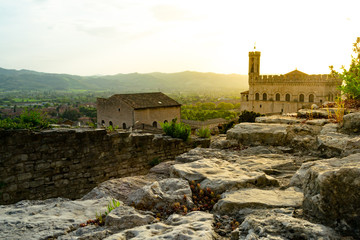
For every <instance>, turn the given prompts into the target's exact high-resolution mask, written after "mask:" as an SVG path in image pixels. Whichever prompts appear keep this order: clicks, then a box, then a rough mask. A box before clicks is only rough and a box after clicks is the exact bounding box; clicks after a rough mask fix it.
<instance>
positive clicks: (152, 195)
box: [128, 178, 193, 207]
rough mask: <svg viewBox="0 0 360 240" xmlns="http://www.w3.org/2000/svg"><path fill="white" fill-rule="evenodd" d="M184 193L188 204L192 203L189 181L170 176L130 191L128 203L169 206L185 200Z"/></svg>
mask: <svg viewBox="0 0 360 240" xmlns="http://www.w3.org/2000/svg"><path fill="white" fill-rule="evenodd" d="M184 195H186V196H187V198H186V200H187V201H188V204H189V205H192V204H193V203H192V202H191V196H192V192H191V189H190V186H189V183H188V182H187V181H185V180H183V179H178V178H168V179H164V180H161V181H155V182H154V183H152V184H150V185H146V186H144V187H142V188H140V189H138V190H136V191H134V192H132V193H130V195H129V197H128V203H134V204H136V205H138V204H141V205H143V206H149V207H150V206H151V207H167V206H170V205H171V204H173V203H175V202H180V201H181V200H183V198H184Z"/></svg>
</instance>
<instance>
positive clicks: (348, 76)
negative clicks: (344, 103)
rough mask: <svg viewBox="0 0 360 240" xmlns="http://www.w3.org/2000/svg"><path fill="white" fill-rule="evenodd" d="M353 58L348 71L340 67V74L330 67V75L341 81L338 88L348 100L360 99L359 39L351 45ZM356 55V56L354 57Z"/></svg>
mask: <svg viewBox="0 0 360 240" xmlns="http://www.w3.org/2000/svg"><path fill="white" fill-rule="evenodd" d="M353 46H354V48H353V51H354V53H355V56H351V58H352V59H351V64H350V67H349V69H348V70H346V69H345V67H344V66H342V67H341V69H342V71H343V72H342V73H339V72H337V71H335V70H334V67H333V66H330V70H331V73H332V74H333V75H334V76H335V77H337V78H340V79H342V80H343V85H341V86H340V87H339V88H340V90H341V91H343V93H344V94H345V95H346V96H347V98H350V99H360V37H358V38H357V40H356V42H355V43H354V44H353ZM356 55H357V56H356Z"/></svg>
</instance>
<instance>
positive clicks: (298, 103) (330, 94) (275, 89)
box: [241, 51, 341, 114]
mask: <svg viewBox="0 0 360 240" xmlns="http://www.w3.org/2000/svg"><path fill="white" fill-rule="evenodd" d="M260 55H261V53H260V52H258V51H254V52H249V73H248V75H249V90H248V91H245V92H242V93H241V110H248V111H254V112H258V113H262V114H268V113H290V112H296V111H297V110H298V109H300V108H304V107H310V106H311V105H312V104H316V105H318V106H320V105H321V104H322V103H324V102H325V101H334V100H335V98H336V97H337V96H340V94H341V93H340V90H338V86H340V85H341V80H340V79H336V78H334V77H332V76H331V75H330V74H316V75H308V74H306V73H303V72H301V71H298V70H294V71H292V72H289V73H287V74H283V75H260Z"/></svg>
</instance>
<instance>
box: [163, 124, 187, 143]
mask: <svg viewBox="0 0 360 240" xmlns="http://www.w3.org/2000/svg"><path fill="white" fill-rule="evenodd" d="M176 121H177V119H174V120H173V121H171V123H168V122H165V123H162V124H161V127H162V128H163V130H164V132H165V134H166V135H168V136H171V137H173V138H181V139H182V140H184V141H187V140H188V139H189V136H190V133H191V128H190V126H188V125H186V124H184V123H181V122H180V123H176Z"/></svg>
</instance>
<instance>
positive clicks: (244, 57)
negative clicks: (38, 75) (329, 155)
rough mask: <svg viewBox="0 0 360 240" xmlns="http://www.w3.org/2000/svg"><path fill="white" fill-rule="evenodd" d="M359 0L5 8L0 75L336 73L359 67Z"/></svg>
mask: <svg viewBox="0 0 360 240" xmlns="http://www.w3.org/2000/svg"><path fill="white" fill-rule="evenodd" d="M359 7H360V2H358V1H356V0H345V1H341V3H340V2H339V1H322V0H321V1H307V0H306V1H286V0H277V1H266V0H259V1H251V2H250V1H238V0H237V1H235V0H228V1H222V2H221V3H220V2H218V1H204V0H198V1H189V0H182V1H179V0H174V1H171V2H169V1H166V0H147V1H141V0H120V1H119V0H108V1H106V2H105V1H103V2H100V1H94V0H87V1H85V0H77V1H70V0H18V1H3V0H0V23H1V28H0V52H1V55H0V67H1V68H6V69H16V70H20V69H27V70H33V71H38V72H46V73H60V74H72V75H80V76H93V75H114V74H119V73H120V74H128V73H136V72H137V73H154V72H161V73H177V72H184V71H194V72H205V73H207V72H211V73H219V74H242V75H246V74H247V70H248V69H247V68H248V52H249V51H252V50H253V49H254V43H255V42H256V47H257V48H256V50H258V51H261V64H260V72H261V74H285V73H288V72H291V71H293V70H295V69H298V70H300V71H302V72H305V73H308V74H324V73H329V68H328V67H329V66H330V65H334V67H335V68H336V69H339V68H340V66H341V65H348V64H349V63H350V60H351V57H350V56H351V53H352V43H353V42H355V40H356V37H358V36H360V28H359V27H358V26H359V25H360V16H359V14H358V9H359Z"/></svg>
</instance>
